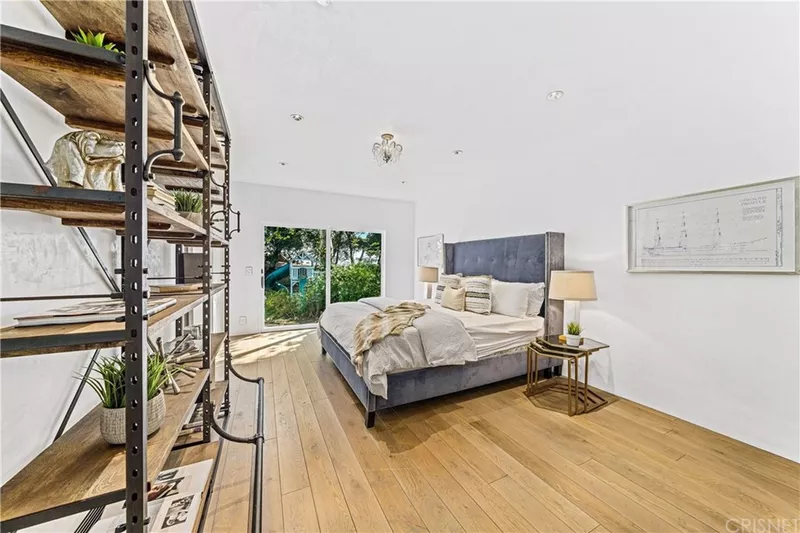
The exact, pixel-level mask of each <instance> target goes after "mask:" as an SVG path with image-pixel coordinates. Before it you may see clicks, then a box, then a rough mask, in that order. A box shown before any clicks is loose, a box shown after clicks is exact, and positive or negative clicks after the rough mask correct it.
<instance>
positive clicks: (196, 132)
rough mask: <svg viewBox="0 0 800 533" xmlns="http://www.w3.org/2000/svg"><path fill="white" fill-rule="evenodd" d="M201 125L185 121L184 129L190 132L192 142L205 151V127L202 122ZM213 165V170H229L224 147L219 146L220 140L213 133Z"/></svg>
mask: <svg viewBox="0 0 800 533" xmlns="http://www.w3.org/2000/svg"><path fill="white" fill-rule="evenodd" d="M200 124H201V125H197V123H196V121H194V120H192V121H188V120H184V125H183V127H184V128H186V129H187V130H188V131H189V135H190V136H191V137H192V140H193V141H194V142H195V144H196V145H197V147H198V148H199V149H200V150H202V149H203V126H202V122H201V123H200ZM211 165H212V167H213V168H222V169H225V168H227V165H226V164H225V155H224V154H223V153H222V146H221V145H220V144H219V139H217V136H216V135H215V134H213V133H212V135H211Z"/></svg>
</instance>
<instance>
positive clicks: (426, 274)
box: [417, 266, 439, 300]
mask: <svg viewBox="0 0 800 533" xmlns="http://www.w3.org/2000/svg"><path fill="white" fill-rule="evenodd" d="M417 281H421V282H422V283H424V284H425V298H426V299H428V300H430V299H431V298H433V289H432V287H434V286H436V283H438V282H439V269H438V268H434V267H426V266H421V267H417Z"/></svg>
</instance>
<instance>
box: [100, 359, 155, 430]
mask: <svg viewBox="0 0 800 533" xmlns="http://www.w3.org/2000/svg"><path fill="white" fill-rule="evenodd" d="M92 372H94V373H96V374H98V375H96V376H95V375H92V376H89V377H88V378H87V379H86V383H88V384H89V386H90V387H91V388H92V389H93V390H94V391H95V392H96V393H97V396H98V397H99V398H100V403H101V404H102V406H103V416H102V418H101V419H100V433H101V435H103V439H104V440H105V441H106V442H108V443H109V444H124V443H125V433H126V431H125V430H126V428H125V410H126V408H127V405H126V402H125V361H124V360H123V359H122V358H121V357H108V358H106V359H102V360H100V361H98V362H97V363H95V367H94V368H93V369H92ZM168 380H169V377H168V373H167V368H166V362H165V361H164V359H163V358H161V357H148V358H147V435H148V436H150V435H152V434H153V433H155V432H156V431H158V429H159V428H160V427H161V424H163V423H164V417H165V415H166V412H167V405H166V402H165V400H164V392H163V390H162V388H163V387H164V385H166V384H167V382H168Z"/></svg>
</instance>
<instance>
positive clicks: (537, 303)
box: [525, 283, 544, 316]
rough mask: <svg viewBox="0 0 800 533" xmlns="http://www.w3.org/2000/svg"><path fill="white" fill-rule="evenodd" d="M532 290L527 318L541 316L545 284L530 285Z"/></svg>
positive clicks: (529, 296)
mask: <svg viewBox="0 0 800 533" xmlns="http://www.w3.org/2000/svg"><path fill="white" fill-rule="evenodd" d="M529 285H530V287H531V289H530V292H529V293H528V312H527V313H525V314H526V315H527V316H539V312H540V311H541V310H542V304H543V303H544V283H530V284H529Z"/></svg>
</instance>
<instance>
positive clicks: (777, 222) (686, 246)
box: [626, 176, 800, 274]
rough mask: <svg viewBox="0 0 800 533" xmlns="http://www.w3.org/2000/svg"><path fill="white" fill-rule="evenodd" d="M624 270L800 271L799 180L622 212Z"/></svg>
mask: <svg viewBox="0 0 800 533" xmlns="http://www.w3.org/2000/svg"><path fill="white" fill-rule="evenodd" d="M626 228H627V271H628V272H632V273H641V272H708V273H712V272H713V273H721V272H728V273H759V274H798V273H800V254H799V253H798V251H800V177H797V176H795V177H792V178H783V179H777V180H770V181H764V182H761V183H754V184H750V185H742V186H737V187H729V188H725V189H716V190H712V191H705V192H701V193H696V194H688V195H684V196H676V197H673V198H665V199H662V200H655V201H651V202H644V203H639V204H631V205H628V206H627V210H626Z"/></svg>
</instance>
